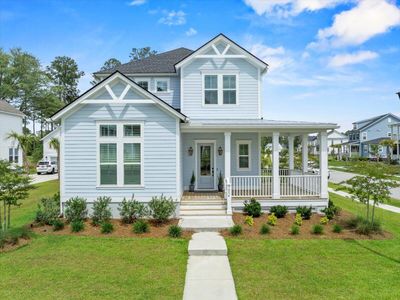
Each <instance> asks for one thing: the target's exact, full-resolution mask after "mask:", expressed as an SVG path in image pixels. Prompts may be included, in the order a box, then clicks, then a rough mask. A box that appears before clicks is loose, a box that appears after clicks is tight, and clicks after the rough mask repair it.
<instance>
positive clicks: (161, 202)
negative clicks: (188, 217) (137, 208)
mask: <svg viewBox="0 0 400 300" xmlns="http://www.w3.org/2000/svg"><path fill="white" fill-rule="evenodd" d="M175 208H176V204H175V203H174V201H173V200H172V197H169V199H167V197H165V196H164V195H161V196H160V198H158V197H153V198H151V201H150V202H149V209H150V216H151V217H152V218H153V219H154V220H156V221H157V222H158V223H164V222H166V221H167V220H168V219H169V217H170V216H171V215H172V214H173V213H174V212H175Z"/></svg>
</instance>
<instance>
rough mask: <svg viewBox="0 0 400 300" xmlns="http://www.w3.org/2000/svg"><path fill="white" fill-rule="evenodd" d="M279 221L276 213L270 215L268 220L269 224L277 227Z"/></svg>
mask: <svg viewBox="0 0 400 300" xmlns="http://www.w3.org/2000/svg"><path fill="white" fill-rule="evenodd" d="M277 221H278V218H277V217H276V216H275V214H274V213H272V214H270V215H269V216H268V218H267V223H268V224H269V225H272V226H275V225H276V222H277Z"/></svg>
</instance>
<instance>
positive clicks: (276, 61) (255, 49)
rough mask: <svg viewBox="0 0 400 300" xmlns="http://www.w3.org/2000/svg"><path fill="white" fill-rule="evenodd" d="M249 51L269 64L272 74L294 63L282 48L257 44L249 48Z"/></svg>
mask: <svg viewBox="0 0 400 300" xmlns="http://www.w3.org/2000/svg"><path fill="white" fill-rule="evenodd" d="M249 51H250V52H251V53H253V54H254V55H255V56H257V57H258V58H260V59H261V60H263V61H265V62H266V63H268V65H269V71H270V72H273V71H275V70H278V69H283V68H285V67H287V66H289V65H290V64H291V63H292V62H293V60H292V58H291V57H289V56H288V55H286V50H285V48H284V47H282V46H280V47H276V48H273V47H268V46H267V45H264V44H262V43H256V44H253V45H251V46H250V47H249Z"/></svg>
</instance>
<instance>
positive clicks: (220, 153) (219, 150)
mask: <svg viewBox="0 0 400 300" xmlns="http://www.w3.org/2000/svg"><path fill="white" fill-rule="evenodd" d="M222 153H224V150H223V149H222V147H221V146H219V148H218V154H219V155H220V156H221V155H222Z"/></svg>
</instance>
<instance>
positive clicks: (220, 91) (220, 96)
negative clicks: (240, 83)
mask: <svg viewBox="0 0 400 300" xmlns="http://www.w3.org/2000/svg"><path fill="white" fill-rule="evenodd" d="M203 87H204V89H203V90H204V91H203V103H204V105H216V104H218V105H227V104H237V74H205V75H204V77H203Z"/></svg>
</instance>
